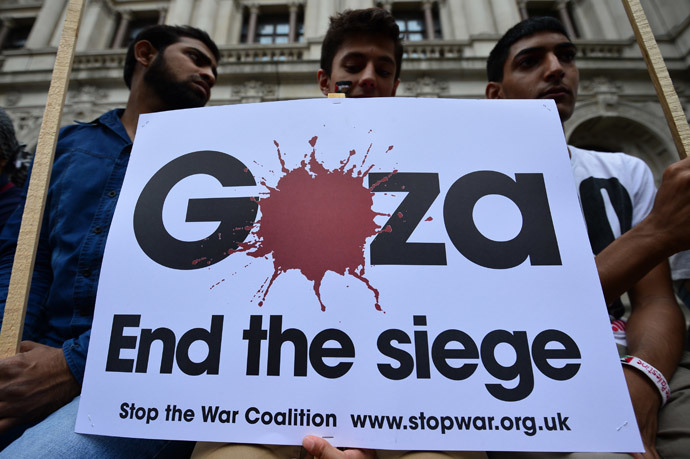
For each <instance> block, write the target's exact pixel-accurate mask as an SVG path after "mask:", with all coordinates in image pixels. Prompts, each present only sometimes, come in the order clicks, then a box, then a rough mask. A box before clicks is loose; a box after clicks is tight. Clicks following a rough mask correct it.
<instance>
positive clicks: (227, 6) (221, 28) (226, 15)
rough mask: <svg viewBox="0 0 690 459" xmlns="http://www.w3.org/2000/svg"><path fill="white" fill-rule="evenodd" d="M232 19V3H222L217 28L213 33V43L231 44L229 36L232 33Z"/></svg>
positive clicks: (219, 7) (217, 18)
mask: <svg viewBox="0 0 690 459" xmlns="http://www.w3.org/2000/svg"><path fill="white" fill-rule="evenodd" d="M232 19H234V18H233V5H232V1H222V2H221V3H220V5H218V15H217V16H216V27H215V28H214V31H213V41H215V42H216V43H217V44H218V45H225V44H227V43H229V41H228V40H229V37H228V34H229V33H230V22H231V21H232Z"/></svg>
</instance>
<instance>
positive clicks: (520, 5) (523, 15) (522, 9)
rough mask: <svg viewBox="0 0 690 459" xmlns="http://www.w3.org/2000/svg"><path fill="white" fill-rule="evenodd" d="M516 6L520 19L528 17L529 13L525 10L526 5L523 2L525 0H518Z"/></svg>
mask: <svg viewBox="0 0 690 459" xmlns="http://www.w3.org/2000/svg"><path fill="white" fill-rule="evenodd" d="M518 8H519V10H520V19H522V20H525V19H527V18H528V17H529V13H528V12H527V5H526V4H525V0H519V1H518Z"/></svg>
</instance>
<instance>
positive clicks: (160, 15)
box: [158, 8, 168, 25]
mask: <svg viewBox="0 0 690 459" xmlns="http://www.w3.org/2000/svg"><path fill="white" fill-rule="evenodd" d="M167 16H168V10H167V9H166V8H161V9H159V10H158V25H163V24H165V18H166V17H167Z"/></svg>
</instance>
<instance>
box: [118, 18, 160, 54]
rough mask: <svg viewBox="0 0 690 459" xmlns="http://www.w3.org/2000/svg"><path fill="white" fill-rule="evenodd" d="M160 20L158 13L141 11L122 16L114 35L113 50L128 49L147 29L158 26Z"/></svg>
mask: <svg viewBox="0 0 690 459" xmlns="http://www.w3.org/2000/svg"><path fill="white" fill-rule="evenodd" d="M159 20H160V12H158V11H141V12H136V13H134V14H132V15H120V21H119V23H118V26H117V28H116V29H115V34H114V35H113V40H112V47H113V48H127V47H128V46H129V45H130V43H132V42H133V41H134V38H135V37H136V36H137V35H138V34H139V32H141V31H142V30H143V29H145V28H146V27H149V26H152V25H156V24H158V23H159Z"/></svg>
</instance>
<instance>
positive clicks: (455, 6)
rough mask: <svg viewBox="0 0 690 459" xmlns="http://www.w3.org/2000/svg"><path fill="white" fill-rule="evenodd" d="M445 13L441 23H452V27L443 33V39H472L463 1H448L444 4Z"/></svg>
mask: <svg viewBox="0 0 690 459" xmlns="http://www.w3.org/2000/svg"><path fill="white" fill-rule="evenodd" d="M444 3H445V4H444V5H443V9H444V10H445V11H444V13H443V14H442V15H441V21H444V18H445V21H444V23H450V25H451V27H448V28H446V29H445V30H444V31H443V38H445V39H446V40H465V39H467V38H469V37H470V32H469V29H468V27H467V18H466V17H465V8H464V2H463V0H446V1H445V2H444Z"/></svg>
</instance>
